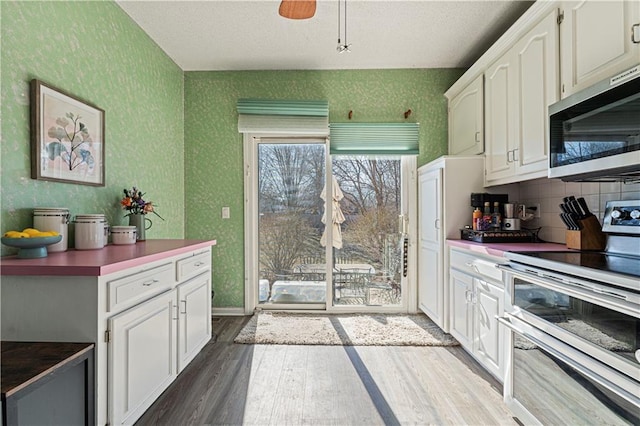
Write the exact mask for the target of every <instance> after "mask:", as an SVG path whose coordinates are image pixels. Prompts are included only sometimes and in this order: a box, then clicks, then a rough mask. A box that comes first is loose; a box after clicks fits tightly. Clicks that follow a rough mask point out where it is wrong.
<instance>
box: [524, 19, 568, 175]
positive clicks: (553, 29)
mask: <svg viewBox="0 0 640 426" xmlns="http://www.w3.org/2000/svg"><path fill="white" fill-rule="evenodd" d="M556 19H557V11H556V10H554V11H553V12H552V13H551V14H549V15H548V16H547V17H546V18H544V19H543V20H542V21H541V22H540V23H538V24H537V25H536V26H535V27H534V28H533V29H532V30H531V31H529V32H528V33H527V34H526V35H525V36H524V37H522V38H521V39H520V41H518V43H517V44H516V45H515V47H514V50H515V53H516V55H517V69H518V80H519V87H520V90H519V93H518V113H519V118H518V120H519V130H520V131H519V134H518V139H517V141H518V146H517V149H516V150H515V151H514V155H513V156H514V157H515V161H516V174H517V175H519V176H522V175H525V174H528V173H534V172H544V173H543V175H545V176H546V172H547V168H548V164H547V159H548V150H549V148H548V146H549V118H548V108H549V105H551V104H553V103H555V102H556V101H557V100H558V81H559V67H558V63H559V54H558V25H557V23H556Z"/></svg>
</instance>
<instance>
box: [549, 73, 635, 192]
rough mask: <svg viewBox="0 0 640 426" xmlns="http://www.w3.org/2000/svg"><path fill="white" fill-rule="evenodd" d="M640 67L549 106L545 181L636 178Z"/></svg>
mask: <svg viewBox="0 0 640 426" xmlns="http://www.w3.org/2000/svg"><path fill="white" fill-rule="evenodd" d="M639 116H640V64H639V65H637V66H635V67H634V68H632V69H630V70H627V71H625V72H623V73H620V74H618V75H616V76H613V77H612V78H610V79H607V80H605V81H602V82H600V83H598V84H596V85H594V86H592V87H590V88H588V89H585V90H584V91H581V92H579V93H576V94H574V95H571V96H569V97H567V98H565V99H563V100H561V101H560V102H557V103H555V104H553V105H551V106H550V107H549V128H550V134H549V142H550V147H549V154H550V155H549V157H550V163H549V177H550V178H561V179H562V180H564V181H612V180H619V181H635V180H640V119H638V117H639Z"/></svg>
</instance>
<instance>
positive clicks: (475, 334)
mask: <svg viewBox="0 0 640 426" xmlns="http://www.w3.org/2000/svg"><path fill="white" fill-rule="evenodd" d="M498 263H502V261H496V260H493V259H490V258H483V257H479V256H478V255H477V254H472V253H471V252H466V251H463V250H458V249H450V268H451V269H450V272H449V280H450V283H449V286H450V289H451V319H450V324H451V329H450V333H451V335H452V336H453V337H455V338H456V339H457V340H458V342H460V345H462V347H463V348H464V349H466V350H467V352H469V353H470V354H471V355H472V356H473V357H474V358H475V359H476V360H477V361H478V362H479V363H480V364H482V366H483V367H484V368H485V369H487V371H489V372H490V373H491V374H492V375H493V376H494V377H496V378H497V379H498V380H500V381H501V382H502V381H503V380H504V371H505V366H504V350H505V347H504V345H505V338H506V336H505V332H504V330H503V329H502V327H499V325H498V321H497V320H496V317H498V316H501V315H502V314H503V313H504V284H503V282H502V273H501V272H500V270H499V269H497V268H496V266H497V264H498Z"/></svg>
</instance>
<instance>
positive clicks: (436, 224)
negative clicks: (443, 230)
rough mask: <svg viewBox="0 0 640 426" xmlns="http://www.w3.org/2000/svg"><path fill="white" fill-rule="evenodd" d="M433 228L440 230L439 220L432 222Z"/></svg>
mask: <svg viewBox="0 0 640 426" xmlns="http://www.w3.org/2000/svg"><path fill="white" fill-rule="evenodd" d="M433 226H434V228H436V229H440V219H436V220H434V221H433Z"/></svg>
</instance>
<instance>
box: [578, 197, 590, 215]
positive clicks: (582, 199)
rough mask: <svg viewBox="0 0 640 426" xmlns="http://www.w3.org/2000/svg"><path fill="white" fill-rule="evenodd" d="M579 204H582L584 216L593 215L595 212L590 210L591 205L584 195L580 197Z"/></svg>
mask: <svg viewBox="0 0 640 426" xmlns="http://www.w3.org/2000/svg"><path fill="white" fill-rule="evenodd" d="M578 204H580V208H582V212H583V213H584V217H589V216H593V214H592V213H591V212H590V211H589V206H587V201H586V200H585V199H584V197H580V198H578Z"/></svg>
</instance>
